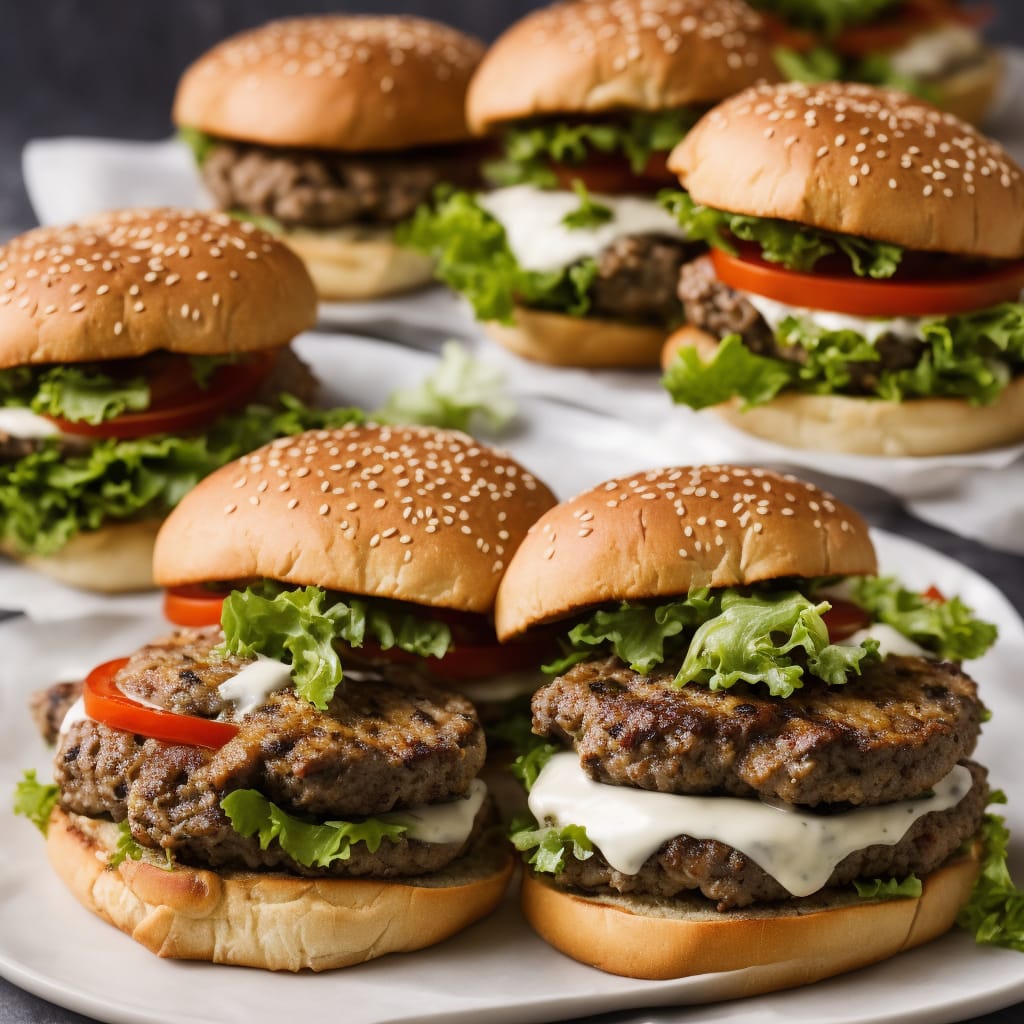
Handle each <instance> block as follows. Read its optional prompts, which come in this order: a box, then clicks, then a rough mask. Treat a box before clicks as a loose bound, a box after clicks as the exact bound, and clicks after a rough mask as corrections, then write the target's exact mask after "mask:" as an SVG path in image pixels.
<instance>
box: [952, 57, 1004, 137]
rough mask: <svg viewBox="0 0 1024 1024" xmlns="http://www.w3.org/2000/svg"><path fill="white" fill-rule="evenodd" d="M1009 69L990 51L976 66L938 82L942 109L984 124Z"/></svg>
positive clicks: (975, 122)
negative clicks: (1006, 69) (1006, 70)
mask: <svg viewBox="0 0 1024 1024" xmlns="http://www.w3.org/2000/svg"><path fill="white" fill-rule="evenodd" d="M1004 73H1005V68H1004V67H1003V59H1002V57H1000V56H999V54H998V53H996V51H995V50H986V51H985V52H984V56H983V57H982V60H981V61H980V62H979V63H978V64H975V65H971V66H969V67H966V68H963V69H961V70H960V71H954V72H953V73H952V74H950V75H946V76H945V77H944V78H943V79H941V80H940V81H939V82H938V85H937V88H938V90H939V92H940V94H941V103H940V106H941V107H942V109H943V110H948V111H949V112H950V113H951V114H955V115H956V116H957V117H959V118H960V119H961V120H962V121H969V122H970V123H971V124H984V122H985V119H986V118H987V117H988V115H989V112H990V111H991V110H992V107H993V105H994V103H995V99H996V93H998V91H999V86H1000V85H1001V83H1002V80H1003V75H1004Z"/></svg>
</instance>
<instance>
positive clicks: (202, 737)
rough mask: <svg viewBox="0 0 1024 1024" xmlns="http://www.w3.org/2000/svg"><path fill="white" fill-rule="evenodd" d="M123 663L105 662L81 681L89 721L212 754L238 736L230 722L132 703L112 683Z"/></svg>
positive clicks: (236, 729)
mask: <svg viewBox="0 0 1024 1024" xmlns="http://www.w3.org/2000/svg"><path fill="white" fill-rule="evenodd" d="M127 663H128V659H127V658H115V659H114V660H113V661H105V662H104V663H103V664H102V665H97V666H96V668H94V669H93V670H92V671H91V672H90V673H89V674H88V675H87V676H86V677H85V683H84V685H83V687H82V697H83V699H84V701H85V711H86V714H87V715H88V716H89V717H90V718H93V719H95V720H96V721H97V722H102V723H103V724H104V725H109V726H110V728H112V729H123V730H124V731H125V732H132V733H135V734H137V735H139V736H148V737H149V738H150V739H154V740H160V741H161V742H162V743H182V744H187V745H188V746H194V747H209V748H210V749H213V750H216V749H217V748H218V747H222V746H224V744H225V743H227V742H228V740H230V739H231V738H232V737H233V736H235V734H236V733H237V732H238V726H237V725H232V724H231V723H230V722H215V721H213V720H212V719H209V718H196V717H195V716H194V715H177V714H175V713H174V712H173V711H165V710H163V709H162V708H151V707H149V706H148V705H146V704H140V703H139V702H138V701H136V700H133V699H132V698H131V697H129V696H128V695H127V694H125V693H122V692H121V690H120V689H118V687H117V684H116V683H115V682H114V679H115V677H116V676H117V673H118V672H120V670H121V669H122V668H123V667H124V666H125V665H126V664H127Z"/></svg>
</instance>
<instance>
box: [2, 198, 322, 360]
mask: <svg viewBox="0 0 1024 1024" xmlns="http://www.w3.org/2000/svg"><path fill="white" fill-rule="evenodd" d="M0 282H3V283H2V284H0V368H7V367H10V366H19V365H22V364H25V363H73V362H82V361H85V360H93V359H125V358H130V357H133V356H141V355H145V354H146V353H147V352H153V351H155V350H157V349H166V350H168V351H170V352H180V353H185V354H189V355H219V354H226V353H231V352H255V351H259V350H262V349H269V348H277V347H279V346H281V345H284V344H285V343H286V342H288V341H290V340H291V339H292V338H293V337H294V336H295V335H296V334H298V333H299V332H300V331H304V330H306V329H307V328H308V327H312V326H313V324H314V323H315V322H316V294H315V292H314V290H313V282H312V281H311V280H310V278H309V274H307V273H306V269H305V267H304V266H303V265H302V261H301V260H300V259H298V257H297V256H296V255H295V254H294V253H293V252H292V251H291V250H290V249H289V248H288V247H287V246H285V245H282V244H281V243H280V242H278V241H276V240H275V239H274V238H272V237H271V236H270V235H268V234H267V233H266V232H265V231H260V230H258V229H257V228H255V227H254V226H253V225H252V224H242V223H239V222H238V221H235V220H232V219H231V218H230V217H228V216H225V215H224V214H218V213H197V212H193V211H186V210H122V211H118V212H114V213H110V214H104V215H102V216H100V217H96V218H93V219H90V220H88V221H86V222H83V223H81V224H73V225H70V226H69V227H61V228H36V229H35V230H34V231H29V232H27V233H26V234H24V235H20V236H19V237H17V238H15V239H13V240H12V241H10V242H8V243H7V245H5V246H2V247H0Z"/></svg>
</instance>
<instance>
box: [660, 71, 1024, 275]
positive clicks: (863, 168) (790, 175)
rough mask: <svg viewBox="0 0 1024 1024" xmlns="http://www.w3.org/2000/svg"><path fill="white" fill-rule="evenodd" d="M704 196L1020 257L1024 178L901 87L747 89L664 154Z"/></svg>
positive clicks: (816, 222) (986, 144) (906, 242)
mask: <svg viewBox="0 0 1024 1024" xmlns="http://www.w3.org/2000/svg"><path fill="white" fill-rule="evenodd" d="M669 167H670V168H671V169H672V170H673V171H675V172H676V173H677V174H678V175H679V177H680V181H681V182H682V184H683V186H684V187H685V188H686V189H687V190H688V191H689V192H690V194H691V195H692V196H693V198H694V199H695V200H696V201H697V202H698V203H701V204H703V205H705V206H713V207H716V208H718V209H722V210H728V211H730V212H732V213H745V214H751V215H753V216H756V217H779V218H781V219H783V220H788V221H796V222H798V223H801V224H808V225H811V226H812V227H816V228H823V229H825V230H827V231H838V232H843V233H845V234H851V235H861V236H863V237H866V238H873V239H878V240H881V241H884V242H893V243H895V244H897V245H902V246H905V247H907V248H908V249H918V250H926V251H933V252H948V253H958V254H962V255H970V256H986V257H993V258H998V259H1013V258H1017V257H1020V256H1022V255H1024V217H1022V215H1021V211H1022V210H1024V176H1022V174H1021V170H1020V168H1019V167H1018V166H1017V165H1016V164H1015V163H1014V162H1013V160H1012V159H1011V158H1010V157H1009V156H1008V155H1007V153H1006V151H1005V150H1004V149H1003V148H1002V146H1000V145H999V144H998V143H997V142H993V141H992V140H990V139H987V138H985V136H983V135H981V134H980V133H979V132H978V131H977V130H976V129H974V128H972V127H971V126H970V125H968V124H965V123H964V122H963V121H961V120H959V119H958V118H956V117H954V116H953V115H952V114H948V113H943V112H942V111H939V110H936V109H935V108H934V107H932V106H931V105H930V104H928V103H925V102H923V101H922V100H918V99H914V98H913V97H910V96H907V95H905V94H903V93H899V92H894V91H892V90H888V89H879V88H876V87H874V86H868V85H852V84H849V83H837V82H828V83H825V84H822V85H804V84H802V83H799V82H789V83H787V84H785V85H775V86H760V87H757V88H754V89H748V90H747V91H746V92H743V93H740V95H739V96H734V97H733V98H732V99H730V100H726V102H725V103H722V104H720V105H719V106H717V107H716V108H715V109H714V110H712V111H711V112H710V113H709V114H707V115H705V117H703V118H702V119H701V120H700V122H698V124H697V126H696V127H695V128H694V129H693V130H692V131H691V132H690V133H689V134H688V135H687V136H686V138H685V139H683V141H682V142H680V143H679V145H678V146H676V148H675V149H674V150H673V151H672V154H671V155H670V156H669Z"/></svg>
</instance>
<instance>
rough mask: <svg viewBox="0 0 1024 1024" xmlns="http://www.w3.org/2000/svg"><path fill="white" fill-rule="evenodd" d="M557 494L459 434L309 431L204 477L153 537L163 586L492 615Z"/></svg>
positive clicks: (410, 429)
mask: <svg viewBox="0 0 1024 1024" xmlns="http://www.w3.org/2000/svg"><path fill="white" fill-rule="evenodd" d="M554 502H555V499H554V496H553V495H552V494H551V492H550V491H549V490H548V489H547V487H545V486H544V484H542V483H541V482H540V481H538V480H537V479H536V478H535V477H534V476H533V475H532V474H531V473H529V472H528V471H527V470H525V469H524V468H523V467H522V466H521V465H520V464H519V463H517V462H516V461H515V460H513V459H512V458H510V457H509V456H507V455H505V454H503V453H501V452H499V451H496V450H495V449H493V448H489V447H487V446H486V445H483V444H480V443H478V442H476V441H474V440H473V439H472V438H471V437H467V436H466V435H465V434H460V433H457V432H455V431H445V430H436V429H434V428H431V427H384V426H359V427H348V428H344V429H341V430H330V431H328V430H320V431H309V432H307V433H305V434H300V435H299V436H298V437H293V438H283V439H281V440H279V441H274V442H272V443H271V444H269V445H265V446H264V447H263V448H259V449H257V450H256V451H255V452H253V453H252V454H251V455H247V456H245V457H244V458H242V459H239V460H238V461H237V462H234V463H231V464H230V465H227V466H225V467H223V468H222V469H220V470H218V471H217V472H216V473H214V474H213V475H212V476H209V477H207V478H206V479H205V480H204V481H202V483H200V484H199V486H198V487H196V489H195V490H193V491H192V492H191V493H190V494H188V495H187V496H186V497H185V498H184V499H183V500H182V502H181V503H180V504H179V505H178V506H177V508H175V510H174V511H173V512H172V513H171V515H170V517H169V518H168V520H167V522H166V523H165V525H164V527H163V529H162V530H161V531H160V535H159V537H158V538H157V543H156V551H155V554H154V560H153V575H154V578H155V579H156V582H157V583H158V584H159V585H161V586H177V585H180V584H185V583H200V582H204V581H213V580H236V579H253V578H266V579H272V580H279V581H281V582H284V583H291V584H295V585H310V584H312V585H316V586H322V587H327V588H330V589H333V590H340V591H343V592H345V593H349V594H363V595H367V596H376V597H386V598H394V599H396V600H400V601H411V602H414V603H417V604H424V605H431V606H437V607H443V608H454V609H458V610H461V611H468V612H480V613H486V612H489V611H490V609H491V607H492V605H493V602H494V595H495V592H496V591H497V588H498V581H499V580H500V579H501V576H502V574H503V573H504V570H505V566H506V564H507V562H508V559H509V558H510V557H511V555H512V552H513V551H515V549H516V547H517V546H518V545H519V543H520V542H521V541H522V539H523V537H524V536H525V535H526V531H527V529H528V527H529V526H530V524H531V523H533V522H534V521H535V520H536V519H537V517H538V516H539V515H540V514H541V513H542V512H544V511H545V510H546V509H548V508H550V507H551V506H552V505H553V504H554Z"/></svg>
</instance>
